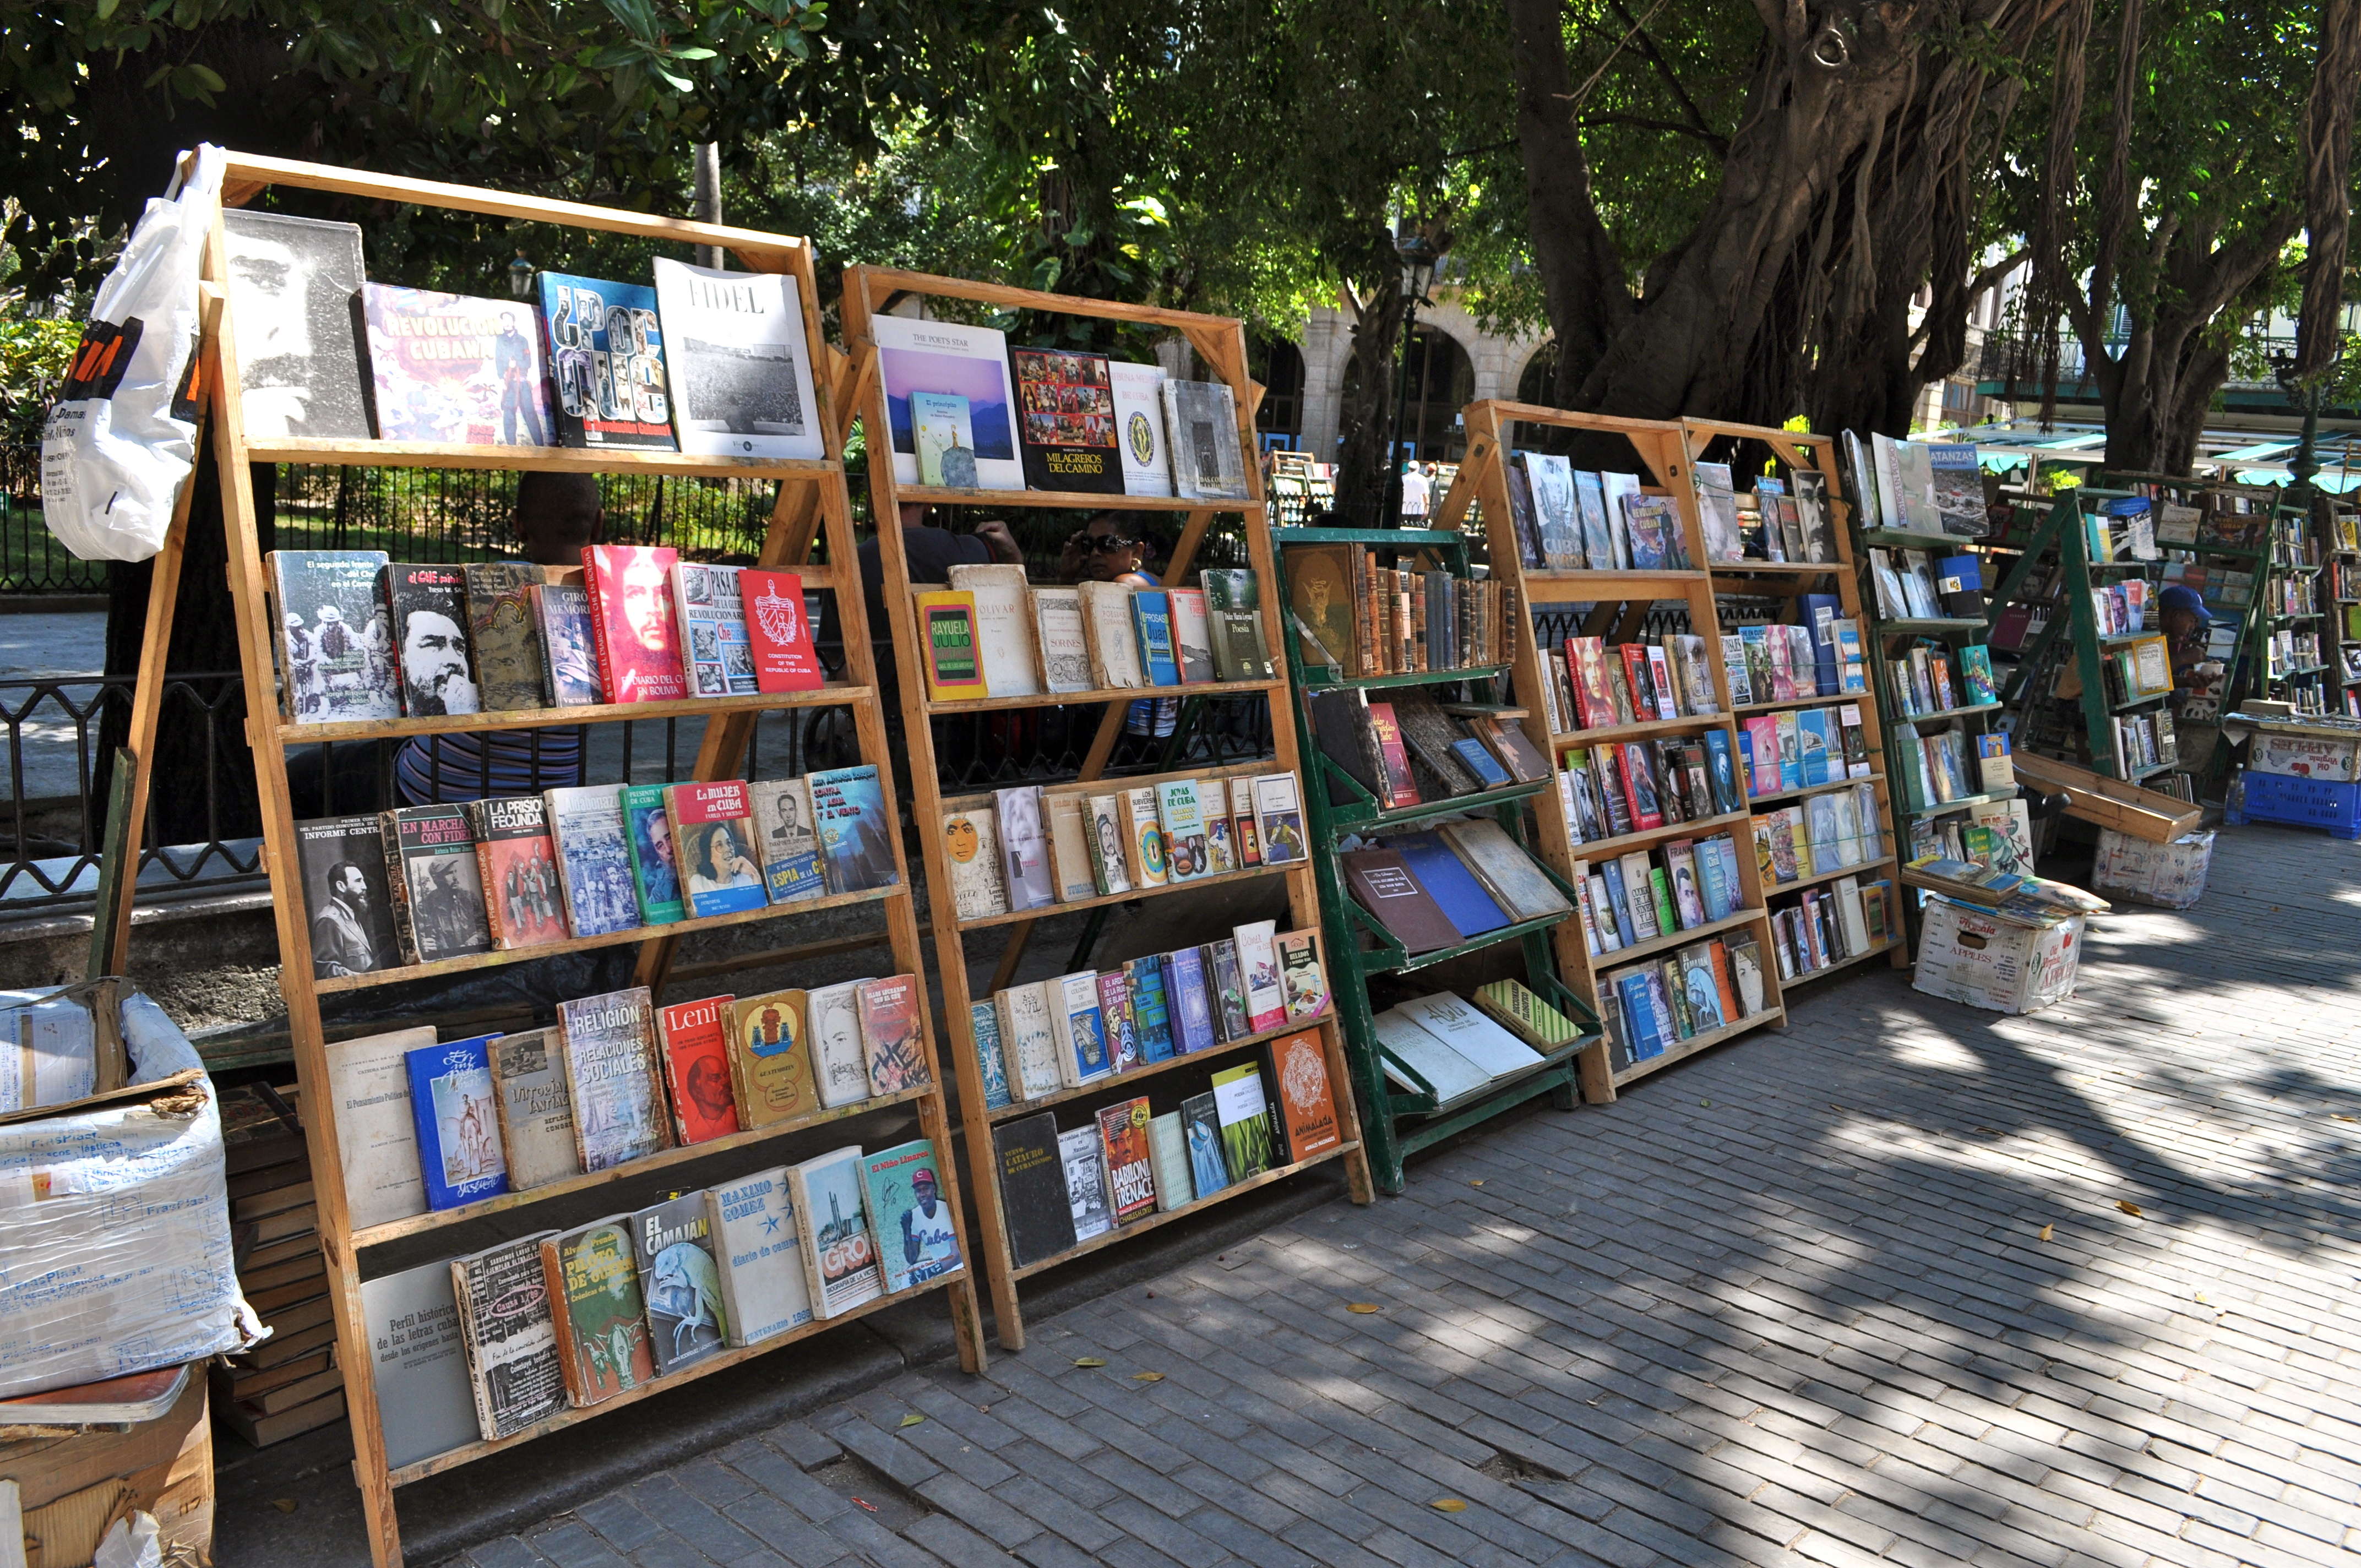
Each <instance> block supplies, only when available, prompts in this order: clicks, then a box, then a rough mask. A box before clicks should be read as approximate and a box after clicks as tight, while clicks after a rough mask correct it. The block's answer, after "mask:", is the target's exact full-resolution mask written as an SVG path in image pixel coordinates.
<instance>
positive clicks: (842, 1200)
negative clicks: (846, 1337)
mask: <svg viewBox="0 0 2361 1568" xmlns="http://www.w3.org/2000/svg"><path fill="white" fill-rule="evenodd" d="M787 1194H788V1197H789V1200H790V1201H792V1202H793V1203H794V1205H795V1211H796V1238H797V1240H798V1241H799V1242H800V1243H801V1244H802V1245H801V1251H802V1253H803V1260H804V1282H805V1284H806V1285H807V1287H808V1288H809V1289H810V1293H811V1303H812V1315H813V1316H814V1317H817V1318H833V1317H838V1316H840V1315H841V1314H843V1313H845V1312H849V1311H851V1310H852V1309H854V1308H855V1307H858V1306H861V1305H862V1304H863V1303H864V1302H868V1301H873V1300H875V1299H877V1298H878V1297H880V1296H882V1295H884V1293H885V1281H884V1275H883V1274H882V1273H881V1272H880V1271H879V1269H878V1266H877V1246H876V1243H875V1241H874V1240H873V1237H872V1235H871V1234H870V1229H869V1218H868V1212H867V1210H866V1209H865V1208H863V1206H862V1169H861V1148H860V1146H859V1145H857V1144H855V1145H849V1146H846V1147H843V1148H840V1149H834V1150H831V1151H830V1152H829V1153H827V1154H824V1155H820V1156H818V1157H814V1158H811V1159H807V1160H805V1161H804V1162H803V1163H802V1164H800V1165H791V1166H789V1167H788V1168H787Z"/></svg>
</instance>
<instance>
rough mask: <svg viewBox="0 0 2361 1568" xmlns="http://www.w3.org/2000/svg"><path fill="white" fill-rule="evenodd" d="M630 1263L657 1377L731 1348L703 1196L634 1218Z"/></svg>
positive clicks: (696, 1194)
mask: <svg viewBox="0 0 2361 1568" xmlns="http://www.w3.org/2000/svg"><path fill="white" fill-rule="evenodd" d="M631 1262H632V1265H633V1266H635V1267H637V1268H638V1269H639V1271H640V1297H641V1299H642V1300H644V1301H645V1302H646V1303H647V1308H648V1344H649V1348H650V1349H652V1350H653V1352H654V1353H655V1362H656V1373H657V1375H658V1376H662V1375H663V1374H664V1373H667V1372H677V1371H679V1370H680V1369H681V1368H682V1367H685V1366H694V1365H697V1363H698V1362H700V1361H704V1360H706V1359H708V1357H711V1356H715V1355H719V1354H721V1352H722V1351H723V1349H724V1348H726V1347H727V1346H728V1344H729V1343H730V1309H729V1307H728V1306H727V1305H726V1304H725V1303H724V1302H723V1300H722V1299H721V1267H720V1265H719V1263H718V1262H717V1261H716V1260H715V1258H714V1255H713V1224H712V1222H711V1221H709V1220H708V1219H707V1218H706V1213H705V1194H704V1193H702V1192H691V1193H688V1194H686V1195H685V1196H683V1197H679V1198H672V1199H667V1200H666V1201H664V1202H662V1203H657V1204H654V1205H653V1206H651V1207H649V1208H645V1209H642V1210H640V1211H639V1212H637V1213H635V1214H633V1215H632V1216H631Z"/></svg>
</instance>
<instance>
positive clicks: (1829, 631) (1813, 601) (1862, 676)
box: [1721, 594, 1869, 707]
mask: <svg viewBox="0 0 2361 1568" xmlns="http://www.w3.org/2000/svg"><path fill="white" fill-rule="evenodd" d="M1838 604H1839V601H1838V599H1837V598H1836V597H1835V596H1834V595H1832V594H1799V595H1797V596H1796V609H1797V613H1799V614H1802V615H1804V616H1806V621H1807V623H1806V624H1803V625H1797V624H1795V623H1793V622H1773V623H1771V624H1766V625H1752V626H1741V627H1739V628H1738V629H1736V630H1731V631H1725V632H1723V633H1722V634H1721V667H1722V673H1723V674H1724V676H1725V677H1726V678H1727V679H1728V680H1729V682H1730V701H1731V702H1732V703H1734V704H1735V705H1737V706H1738V707H1770V706H1771V705H1772V704H1773V703H1782V702H1796V701H1809V700H1810V699H1811V698H1813V697H1816V696H1850V695H1851V694H1853V693H1856V692H1865V691H1867V690H1868V689H1869V673H1868V666H1867V665H1865V664H1864V663H1862V662H1861V624H1860V622H1858V621H1856V620H1853V619H1852V618H1851V617H1850V616H1842V615H1839V614H1837V613H1836V610H1837V608H1838Z"/></svg>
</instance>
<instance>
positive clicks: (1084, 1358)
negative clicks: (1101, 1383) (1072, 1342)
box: [1074, 1355, 1106, 1366]
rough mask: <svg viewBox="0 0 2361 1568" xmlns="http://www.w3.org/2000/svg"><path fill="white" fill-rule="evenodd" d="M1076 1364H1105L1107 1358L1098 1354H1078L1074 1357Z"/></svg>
mask: <svg viewBox="0 0 2361 1568" xmlns="http://www.w3.org/2000/svg"><path fill="white" fill-rule="evenodd" d="M1074 1365H1077V1366H1104V1365H1106V1358H1105V1357H1104V1356H1097V1355H1078V1356H1076V1357H1074Z"/></svg>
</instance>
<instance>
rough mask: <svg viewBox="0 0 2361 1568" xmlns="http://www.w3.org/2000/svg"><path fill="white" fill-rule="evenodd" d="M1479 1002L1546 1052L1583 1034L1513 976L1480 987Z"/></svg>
mask: <svg viewBox="0 0 2361 1568" xmlns="http://www.w3.org/2000/svg"><path fill="white" fill-rule="evenodd" d="M1476 1005H1477V1006H1478V1007H1481V1008H1482V1009H1483V1010H1484V1011H1485V1012H1487V1013H1488V1014H1491V1015H1492V1018H1493V1019H1494V1021H1495V1022H1497V1023H1499V1025H1501V1027H1503V1028H1505V1029H1507V1030H1508V1031H1509V1033H1510V1034H1512V1035H1514V1036H1517V1038H1519V1039H1521V1040H1522V1041H1523V1042H1524V1043H1525V1044H1527V1045H1529V1046H1531V1047H1533V1049H1535V1050H1537V1051H1540V1052H1541V1053H1542V1054H1543V1055H1544V1056H1547V1055H1548V1054H1550V1053H1551V1052H1553V1051H1557V1050H1561V1049H1563V1048H1565V1047H1567V1046H1570V1045H1572V1044H1573V1043H1574V1042H1575V1041H1576V1040H1577V1039H1579V1038H1580V1037H1581V1035H1582V1031H1581V1030H1579V1029H1577V1028H1576V1027H1575V1025H1574V1023H1573V1021H1572V1020H1571V1019H1569V1018H1567V1017H1566V1015H1565V1014H1563V1013H1560V1012H1559V1011H1558V1010H1557V1009H1556V1008H1554V1007H1552V1006H1551V1005H1550V1004H1549V1003H1546V1002H1543V1000H1542V999H1541V998H1540V997H1538V996H1536V995H1534V994H1533V993H1532V992H1531V991H1529V990H1528V989H1526V988H1525V987H1524V986H1523V985H1522V984H1521V983H1519V982H1518V981H1513V980H1496V981H1493V982H1492V983H1491V984H1489V985H1487V986H1485V987H1483V988H1482V989H1481V990H1479V991H1477V992H1476Z"/></svg>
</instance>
